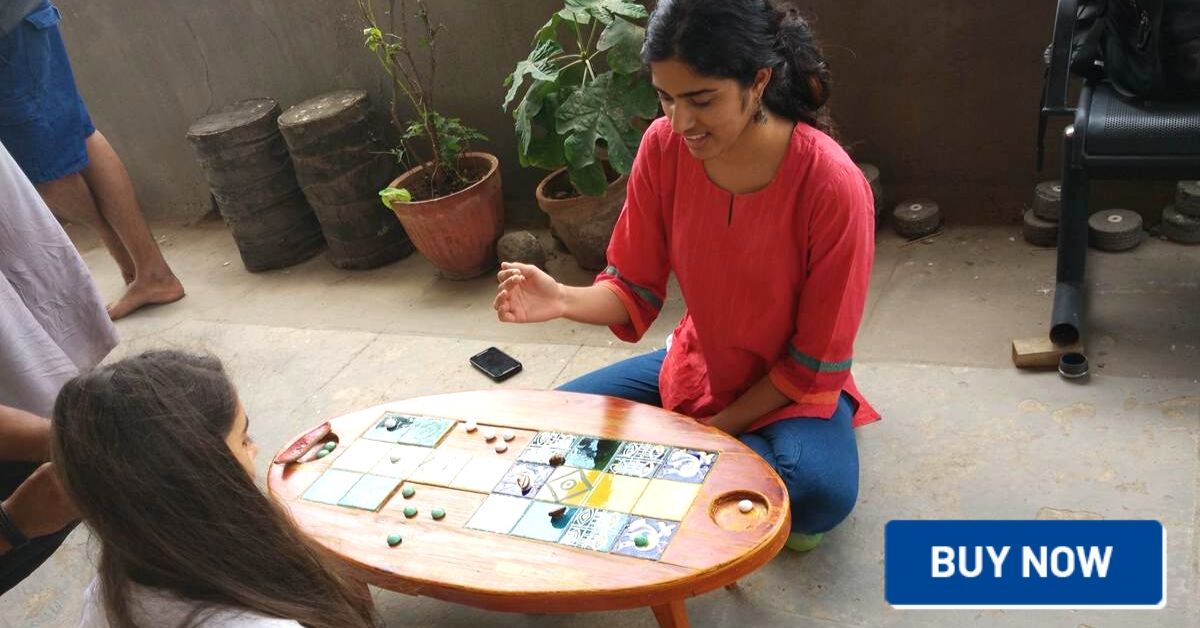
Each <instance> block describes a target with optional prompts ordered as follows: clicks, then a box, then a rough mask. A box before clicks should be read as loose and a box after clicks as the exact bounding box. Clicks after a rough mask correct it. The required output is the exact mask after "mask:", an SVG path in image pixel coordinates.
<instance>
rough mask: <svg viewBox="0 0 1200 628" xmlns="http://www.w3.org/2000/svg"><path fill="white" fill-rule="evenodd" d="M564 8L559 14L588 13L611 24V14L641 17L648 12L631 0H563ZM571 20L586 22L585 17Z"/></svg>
mask: <svg viewBox="0 0 1200 628" xmlns="http://www.w3.org/2000/svg"><path fill="white" fill-rule="evenodd" d="M565 4H566V5H567V8H566V9H563V10H562V11H559V15H562V14H563V13H564V12H569V14H571V15H574V16H579V15H580V14H583V15H585V16H587V15H590V16H591V17H594V18H596V19H597V20H599V21H600V22H601V23H603V24H606V25H607V24H612V22H613V16H614V15H620V16H623V17H627V18H631V19H635V20H638V19H643V18H645V17H647V16H648V15H649V14H648V13H647V12H646V7H643V6H642V5H640V4H638V3H636V2H632V1H631V0H565ZM572 21H575V22H578V23H580V24H587V23H588V20H587V19H582V20H580V19H578V17H576V19H573V20H572Z"/></svg>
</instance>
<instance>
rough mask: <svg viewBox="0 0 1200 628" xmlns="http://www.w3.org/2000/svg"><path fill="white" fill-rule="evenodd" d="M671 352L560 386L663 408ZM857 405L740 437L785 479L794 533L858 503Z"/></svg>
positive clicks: (828, 522)
mask: <svg viewBox="0 0 1200 628" xmlns="http://www.w3.org/2000/svg"><path fill="white" fill-rule="evenodd" d="M666 355H667V351H666V349H660V350H658V351H655V352H653V353H647V354H645V355H639V356H635V357H632V358H629V359H627V360H623V361H621V362H618V363H616V364H612V365H609V366H606V367H604V368H602V369H600V370H597V371H593V372H591V373H588V374H587V375H584V376H582V377H579V378H577V379H574V380H572V381H570V382H567V383H566V384H564V385H562V386H561V387H559V390H563V391H567V392H578V393H590V394H594V395H608V396H611V397H620V398H622V399H628V400H630V401H636V402H638V403H645V404H650V405H655V406H660V407H661V406H662V398H661V397H660V396H659V392H658V373H659V371H660V370H661V369H662V363H663V358H665V357H666ZM853 416H854V404H853V402H852V401H851V400H850V398H849V397H848V396H847V395H846V394H845V393H843V394H842V398H841V400H840V401H839V402H838V407H837V411H836V412H835V413H834V415H833V418H832V419H830V420H828V421H826V420H824V419H816V418H809V417H797V418H793V419H783V420H781V421H776V422H774V423H772V424H770V425H768V426H766V427H764V428H762V429H759V430H755V431H753V432H746V433H744V434H742V435H740V436H739V437H738V438H739V439H740V440H741V441H742V442H743V443H745V444H746V445H747V446H749V447H750V449H753V450H754V451H755V453H757V454H758V455H760V456H762V457H763V459H764V460H766V461H767V463H768V464H770V465H771V468H773V469H775V472H776V473H778V474H779V477H781V478H783V483H784V485H785V486H787V490H788V496H789V498H790V500H791V505H792V532H799V533H801V534H816V533H818V532H825V531H827V530H830V529H832V528H833V527H834V526H836V525H837V524H838V523H841V521H842V520H843V519H845V518H846V516H847V515H849V514H850V511H851V510H852V509H853V508H854V502H856V501H857V500H858V443H856V442H855V440H854V430H853V428H852V427H851V420H852V418H853Z"/></svg>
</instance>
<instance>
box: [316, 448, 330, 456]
mask: <svg viewBox="0 0 1200 628" xmlns="http://www.w3.org/2000/svg"><path fill="white" fill-rule="evenodd" d="M328 455H329V450H328V449H322V450H321V451H318V452H317V457H318V458H324V457H325V456H328Z"/></svg>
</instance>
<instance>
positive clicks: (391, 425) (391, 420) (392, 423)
mask: <svg viewBox="0 0 1200 628" xmlns="http://www.w3.org/2000/svg"><path fill="white" fill-rule="evenodd" d="M383 426H384V427H386V428H387V429H388V431H391V430H394V429H396V428H397V427H400V422H399V421H397V420H396V417H388V418H387V419H385V420H384V421H383Z"/></svg>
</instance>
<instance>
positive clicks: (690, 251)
mask: <svg viewBox="0 0 1200 628" xmlns="http://www.w3.org/2000/svg"><path fill="white" fill-rule="evenodd" d="M874 251H875V218H874V207H873V200H872V196H871V188H870V186H869V185H868V183H867V181H866V179H865V178H864V177H863V175H862V172H861V171H860V170H859V169H858V167H857V166H855V164H854V162H853V161H851V159H850V157H849V156H848V155H846V153H845V151H843V150H842V148H841V147H840V146H839V145H838V144H837V143H836V142H834V141H833V140H832V139H831V138H830V137H829V136H827V135H825V134H824V133H822V132H820V131H818V130H816V129H814V128H813V127H811V126H809V125H807V124H797V125H796V129H795V131H794V132H793V133H792V139H791V144H790V146H789V149H788V152H787V155H786V156H785V157H784V159H783V162H782V163H781V164H780V166H779V170H778V172H777V173H776V175H775V178H774V179H773V180H772V181H771V183H770V184H769V185H767V187H765V188H763V189H761V190H758V191H756V192H751V193H749V194H737V195H734V194H731V193H729V192H728V191H726V190H723V189H721V188H720V187H718V186H717V185H716V184H714V183H713V182H712V181H711V180H710V179H709V178H708V175H707V173H705V171H704V166H703V163H702V162H700V161H699V160H697V159H695V158H694V157H692V156H691V154H690V153H689V152H688V150H687V146H686V145H685V144H684V142H683V138H681V137H680V136H679V135H677V134H675V133H674V132H673V131H672V130H671V125H670V123H669V122H668V120H667V119H666V118H659V119H658V120H656V121H655V122H654V123H653V124H651V125H650V128H649V129H648V130H647V131H646V134H645V137H643V138H642V143H641V148H639V150H638V154H637V159H636V160H635V162H634V165H633V172H632V173H631V174H630V177H629V197H628V199H627V200H626V203H625V209H624V210H623V211H622V213H621V218H620V220H619V221H618V222H617V226H616V229H615V230H614V231H613V236H612V240H611V242H610V243H609V245H608V261H609V267H608V268H607V269H606V270H605V271H604V272H603V273H601V274H600V275H599V276H597V278H596V283H598V284H600V285H603V286H605V287H607V288H609V289H611V290H612V291H613V292H614V293H615V294H616V295H617V296H618V297H620V299H621V302H622V303H623V304H624V305H625V308H626V309H627V310H628V311H629V317H630V320H631V321H632V323H631V324H629V325H618V326H614V327H613V328H612V330H613V332H614V333H615V334H616V335H617V336H618V337H619V338H621V339H622V340H626V341H630V342H636V341H637V340H638V339H640V338H641V337H642V335H643V334H644V333H645V332H646V328H647V327H649V326H650V324H651V323H652V322H653V321H654V319H655V318H656V317H657V316H658V313H659V311H660V310H661V309H662V303H663V298H664V297H665V294H666V286H667V277H668V275H669V274H670V273H671V272H672V271H674V273H675V276H676V278H677V279H678V281H679V286H680V288H681V289H682V291H683V298H684V301H685V303H686V304H687V310H686V312H685V313H684V316H683V320H681V321H680V322H679V325H678V326H677V327H676V328H675V331H674V332H673V338H672V342H671V346H670V349H669V350H668V351H667V357H666V360H665V361H664V362H663V367H662V372H661V374H660V375H659V390H660V393H661V395H662V401H663V406H664V407H666V408H668V409H670V410H674V411H676V412H680V413H683V414H686V415H689V416H693V417H698V418H703V417H709V416H712V415H714V414H716V413H717V412H720V411H721V410H722V409H724V408H725V407H726V406H728V405H729V404H730V403H732V402H733V401H734V400H735V399H737V398H738V397H739V396H740V395H742V394H743V393H744V392H746V390H748V389H749V388H750V387H751V386H753V385H754V384H755V383H757V382H758V381H759V380H761V379H762V377H763V376H764V375H769V376H770V378H771V381H772V382H773V383H774V384H775V386H776V387H777V388H778V389H779V390H780V391H781V392H783V393H784V394H785V395H787V396H788V397H789V398H791V400H792V403H790V404H788V405H786V406H784V407H782V408H779V409H778V410H775V411H774V412H771V413H769V414H767V415H765V416H763V417H761V418H759V419H757V420H756V421H755V422H754V423H753V424H752V425H751V426H750V427H749V428H748V430H756V429H759V428H761V427H763V426H764V425H767V424H769V423H772V422H774V421H777V420H780V419H785V418H790V417H819V418H825V419H828V418H830V417H831V416H833V413H834V411H835V410H836V408H837V402H838V397H839V395H840V394H841V392H842V391H843V390H844V391H846V392H848V393H849V394H850V395H852V396H853V398H854V399H855V401H857V406H858V407H857V410H856V412H855V415H854V425H855V426H856V427H857V426H859V425H862V424H864V423H869V422H871V421H874V420H877V419H878V418H879V414H878V413H877V412H876V411H875V410H874V408H872V407H871V406H870V405H869V404H868V403H867V402H866V400H865V399H864V398H863V396H862V395H861V394H860V393H859V392H858V388H857V387H856V386H855V385H854V378H853V377H852V376H851V375H850V363H851V357H852V354H853V347H854V337H855V335H856V334H857V333H858V326H859V323H860V321H861V320H862V314H863V306H864V304H865V302H866V299H867V284H868V282H869V280H870V276H871V263H872V260H873V257H874Z"/></svg>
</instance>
